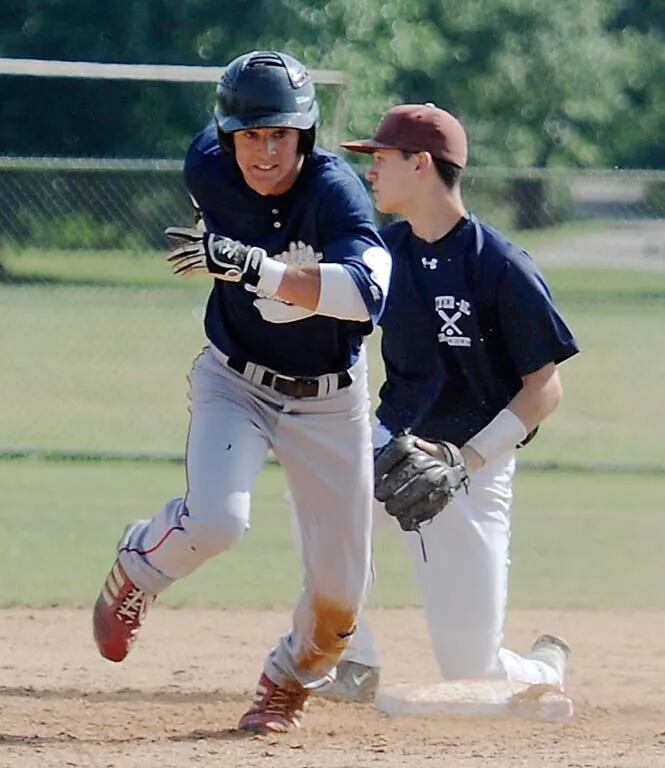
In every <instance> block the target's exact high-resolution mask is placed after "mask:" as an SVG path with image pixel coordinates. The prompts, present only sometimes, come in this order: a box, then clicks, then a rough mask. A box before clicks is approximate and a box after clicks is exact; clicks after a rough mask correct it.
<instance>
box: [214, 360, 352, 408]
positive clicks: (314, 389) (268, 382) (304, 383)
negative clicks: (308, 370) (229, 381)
mask: <svg viewBox="0 0 665 768" xmlns="http://www.w3.org/2000/svg"><path fill="white" fill-rule="evenodd" d="M247 363H248V361H247V360H241V359H239V358H237V357H230V358H229V359H228V362H227V365H228V366H229V368H233V370H234V371H238V373H240V374H244V373H245V369H246V368H247ZM335 376H337V389H344V388H346V387H348V386H349V385H350V384H351V381H352V379H351V374H350V373H349V372H348V371H341V372H340V373H337V374H335ZM261 384H262V385H263V386H264V387H270V389H274V390H275V392H279V393H280V394H282V395H286V396H287V397H298V398H300V397H318V395H319V379H316V378H307V377H303V376H285V375H283V374H281V373H273V372H272V371H264V372H263V376H262V378H261Z"/></svg>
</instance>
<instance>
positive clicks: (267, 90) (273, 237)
mask: <svg viewBox="0 0 665 768" xmlns="http://www.w3.org/2000/svg"><path fill="white" fill-rule="evenodd" d="M317 116H318V105H317V101H316V94H315V90H314V85H313V83H312V80H311V78H310V76H309V74H308V72H307V70H306V69H305V68H304V67H303V65H302V64H301V63H300V62H298V61H297V60H296V59H294V58H292V57H291V56H288V55H286V54H282V53H277V52H273V51H268V52H252V53H248V54H245V55H243V56H240V57H238V58H237V59H235V60H233V61H232V62H231V63H230V64H229V65H228V67H227V68H226V70H225V73H224V74H223V75H222V78H221V81H220V83H219V85H218V87H217V104H216V109H215V119H214V120H213V121H212V122H211V123H210V124H209V125H208V126H207V127H205V128H204V129H203V131H202V132H201V133H199V134H198V135H197V136H196V137H195V138H194V140H193V142H192V144H191V146H190V148H189V151H188V153H187V156H186V159H185V168H184V170H185V181H186V185H187V188H188V190H189V192H190V195H191V197H192V200H193V201H194V205H195V207H196V210H197V212H198V215H199V217H200V221H199V225H198V226H197V228H196V229H181V228H171V229H169V230H167V234H169V235H170V236H171V238H172V239H173V240H174V242H175V248H174V250H173V251H172V252H171V254H170V256H169V261H170V262H171V265H172V267H173V270H174V272H175V273H176V274H178V275H190V274H195V273H199V274H204V275H206V276H208V277H212V278H213V284H212V290H211V293H210V297H209V300H208V305H207V310H206V316H205V331H206V335H207V337H208V344H207V346H205V347H204V349H203V352H202V353H201V354H200V355H199V356H198V357H197V358H196V360H195V361H194V365H193V368H192V371H191V374H190V377H189V384H190V390H189V398H190V401H191V408H190V410H191V421H190V427H189V433H188V437H187V453H186V469H187V489H186V492H185V494H184V496H183V497H182V498H176V499H173V500H171V501H169V502H168V503H167V504H166V505H165V506H164V508H163V509H162V510H161V512H160V513H159V514H157V515H156V516H155V517H153V518H152V519H146V520H139V521H137V522H135V523H133V524H131V525H130V526H128V528H127V529H126V531H125V533H124V535H123V537H122V540H121V541H120V544H119V547H118V555H117V559H116V560H115V562H114V564H113V567H112V569H111V571H110V573H109V574H108V577H107V579H106V581H105V583H104V585H103V587H102V590H101V593H100V595H99V598H98V600H97V602H96V604H95V608H94V621H93V623H94V636H95V640H96V643H97V646H98V648H99V651H100V653H101V654H102V655H103V656H105V657H106V658H108V659H111V660H113V661H122V660H123V659H124V658H125V656H126V655H127V653H128V652H129V650H130V648H131V646H132V644H133V642H134V640H135V639H136V636H137V633H138V632H139V629H140V627H141V624H142V622H143V620H144V618H145V614H146V611H147V610H148V608H149V607H150V605H151V603H152V602H153V601H154V599H155V597H156V596H157V595H158V594H159V593H160V592H162V591H163V590H164V589H166V588H167V587H168V586H169V585H170V584H172V583H173V582H174V581H175V580H176V579H180V578H182V577H183V576H186V575H187V574H189V573H191V572H192V571H194V570H195V569H196V568H197V567H198V566H200V565H201V564H202V563H203V562H204V561H205V560H207V559H208V558H210V557H213V556H214V555H217V554H218V553H220V552H223V551H224V550H226V549H228V548H229V547H231V546H232V545H234V544H236V543H237V542H238V541H239V540H240V539H241V538H242V536H243V534H244V533H245V532H246V531H247V530H248V529H249V524H250V499H251V493H252V488H253V486H254V482H255V480H256V478H257V475H258V474H259V472H260V470H261V468H262V466H263V464H264V462H265V459H266V453H267V451H268V449H269V448H272V450H273V451H274V453H275V455H276V457H277V458H278V460H279V462H280V464H281V465H282V467H283V468H284V471H285V473H286V476H287V479H288V483H289V487H290V490H291V493H292V495H293V498H294V501H295V505H296V509H297V515H298V520H299V525H300V527H301V529H302V532H303V552H304V582H303V588H302V592H301V595H300V599H299V602H298V604H297V607H296V609H295V612H294V616H293V625H292V629H291V631H290V632H289V633H288V634H287V635H286V636H284V637H282V638H281V639H280V640H279V642H278V643H277V645H276V646H275V648H274V649H273V650H272V652H271V653H270V655H269V656H268V658H267V660H266V662H265V666H264V669H263V672H262V674H261V676H260V680H259V683H258V687H257V690H256V695H255V698H254V702H253V704H252V706H251V707H250V708H249V710H248V711H247V712H246V713H245V714H244V715H243V717H242V718H241V720H240V724H239V728H240V729H242V730H247V731H254V732H260V733H263V732H268V731H276V732H284V731H288V730H290V729H291V728H293V727H294V726H296V725H298V724H299V718H300V715H301V711H302V709H303V705H304V704H305V702H306V699H307V697H308V695H309V693H310V691H311V690H312V689H313V688H315V687H316V686H318V685H321V684H323V683H325V682H327V681H329V680H330V679H331V677H332V676H333V675H334V668H335V665H336V663H337V661H338V659H339V656H340V654H341V653H342V651H343V650H344V649H345V647H346V646H347V644H348V642H349V638H350V637H351V635H352V633H353V631H354V628H355V624H356V617H357V614H358V611H359V609H360V606H361V604H362V602H363V599H364V596H365V593H366V590H367V587H368V583H369V580H370V549H371V504H372V445H371V430H370V422H369V397H368V391H367V376H366V360H365V353H364V347H363V343H362V342H363V337H364V336H365V335H366V334H368V333H370V332H371V330H372V328H373V326H374V324H375V323H376V322H377V320H378V318H379V316H380V314H381V312H382V310H383V306H384V302H385V296H386V292H387V288H388V284H389V281H390V270H391V262H390V256H389V254H388V253H387V251H386V250H385V248H384V246H383V243H382V241H381V239H380V238H379V236H378V233H377V231H376V229H375V227H374V224H373V212H372V206H371V202H370V200H369V197H368V196H367V194H366V192H365V190H364V187H363V185H362V182H361V181H360V179H359V178H358V177H357V176H356V175H355V174H354V173H353V172H352V170H351V169H350V167H349V166H348V165H347V164H346V163H345V162H344V161H343V160H341V159H340V158H338V157H336V156H335V155H333V154H330V153H328V152H325V151H324V150H322V149H319V148H318V147H316V146H315V144H314V142H315V126H316V120H317ZM340 564H343V566H344V567H340Z"/></svg>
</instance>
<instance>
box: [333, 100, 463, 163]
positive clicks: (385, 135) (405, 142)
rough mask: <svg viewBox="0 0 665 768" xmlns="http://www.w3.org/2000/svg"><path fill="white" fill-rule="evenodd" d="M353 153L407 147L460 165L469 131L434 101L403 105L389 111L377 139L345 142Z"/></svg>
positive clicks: (344, 144)
mask: <svg viewBox="0 0 665 768" xmlns="http://www.w3.org/2000/svg"><path fill="white" fill-rule="evenodd" d="M342 146H343V147H344V148H345V149H349V150H351V152H363V153H365V154H371V153H372V152H374V151H376V150H377V149H403V150H405V151H406V152H429V153H430V154H431V155H432V157H435V158H437V159H438V160H446V161H447V162H449V163H454V164H455V165H458V166H459V167H460V168H464V167H465V166H466V161H467V157H468V147H467V141H466V132H465V131H464V128H463V127H462V124H461V123H460V121H459V120H458V119H457V118H456V117H453V116H452V115H451V114H450V112H446V111H445V110H443V109H439V108H438V107H435V106H434V104H400V105H399V106H397V107H393V108H392V109H391V110H389V111H388V112H387V113H386V115H385V117H384V118H383V120H382V121H381V123H380V124H379V127H378V128H377V129H376V133H375V134H374V138H372V139H361V140H359V141H345V142H344V143H343V144H342Z"/></svg>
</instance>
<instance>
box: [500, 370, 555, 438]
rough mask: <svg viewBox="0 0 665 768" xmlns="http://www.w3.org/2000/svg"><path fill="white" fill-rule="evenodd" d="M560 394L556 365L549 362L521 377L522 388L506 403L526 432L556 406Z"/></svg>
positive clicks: (533, 427) (534, 426)
mask: <svg viewBox="0 0 665 768" xmlns="http://www.w3.org/2000/svg"><path fill="white" fill-rule="evenodd" d="M562 394H563V390H562V387H561V379H560V378H559V372H558V371H557V367H556V365H555V364H554V363H549V364H548V365H546V366H544V367H543V368H541V369H540V370H539V371H536V372H535V373H530V374H528V375H527V376H524V377H523V378H522V389H520V391H519V392H518V393H517V394H516V395H515V397H514V398H513V399H512V400H511V401H510V402H509V403H508V408H510V410H511V411H512V412H513V413H514V414H515V415H516V416H517V417H518V418H519V420H520V421H521V422H522V423H523V424H524V426H525V428H526V431H527V433H528V432H531V431H532V430H533V429H535V428H536V427H537V426H538V425H539V424H540V423H541V422H542V421H543V420H544V419H546V418H547V417H548V416H549V415H550V414H551V413H552V412H553V411H554V410H555V409H556V408H557V406H558V405H559V403H560V402H561V396H562Z"/></svg>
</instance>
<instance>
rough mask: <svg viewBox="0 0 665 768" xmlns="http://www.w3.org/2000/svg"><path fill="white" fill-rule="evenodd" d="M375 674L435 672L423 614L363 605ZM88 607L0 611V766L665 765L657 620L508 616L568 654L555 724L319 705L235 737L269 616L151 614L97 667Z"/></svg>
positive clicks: (281, 620) (419, 676) (662, 658)
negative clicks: (567, 718) (551, 634)
mask: <svg viewBox="0 0 665 768" xmlns="http://www.w3.org/2000/svg"><path fill="white" fill-rule="evenodd" d="M371 619H372V624H373V627H374V630H375V632H376V633H377V635H378V636H379V638H380V646H381V649H382V651H383V654H384V665H385V668H384V681H385V682H397V681H402V680H414V681H428V680H431V679H433V678H434V677H435V675H436V670H435V667H434V663H433V661H432V658H431V653H430V649H429V644H428V641H427V637H426V632H425V627H424V623H423V619H422V615H421V613H420V611H418V610H411V609H409V610H396V611H374V612H372V614H371ZM89 622H90V615H89V612H88V611H74V610H55V609H54V610H45V611H35V610H5V611H0V648H1V650H0V766H2V768H13V767H14V766H36V767H39V768H50V767H51V766H58V767H59V768H60V767H61V766H81V767H82V768H84V767H85V768H137V767H139V766H140V768H153V767H154V768H184V766H190V765H194V766H224V767H225V768H226V767H230V766H266V768H267V767H269V768H282V767H283V766H284V767H285V766H289V768H341V766H354V768H363V767H364V766H382V767H383V766H388V767H389V768H392V767H393V766H420V765H425V766H446V767H447V766H450V767H451V768H452V767H453V766H454V767H455V768H460V767H461V768H465V767H466V766H474V767H475V766H486V765H487V766H492V767H493V768H503V766H538V767H539V768H543V767H545V766H566V768H583V767H584V768H596V767H597V768H628V767H629V766H630V767H634V768H638V767H639V768H649V767H650V766H654V767H655V766H659V767H662V766H664V765H665V685H664V683H665V613H631V614H627V613H622V614H621V613H608V612H599V613H584V612H545V611H542V612H532V611H530V612H514V613H513V614H511V616H510V619H509V626H508V640H509V641H510V645H512V646H513V647H515V648H516V649H525V648H527V647H528V646H529V644H530V642H531V640H532V639H533V638H534V637H535V636H536V635H537V634H538V633H539V632H541V631H546V630H550V631H554V630H556V631H558V632H561V633H562V634H564V635H566V636H567V638H568V639H569V640H570V643H571V645H572V647H573V656H572V657H571V662H570V674H569V684H568V691H569V693H570V695H571V696H573V698H574V699H575V705H576V716H575V718H574V719H573V720H572V722H570V723H567V724H565V725H553V724H545V723H539V722H534V721H529V720H520V719H517V718H510V717H506V718H500V719H490V718H469V717H467V718H464V717H460V716H449V715H436V716H428V717H420V718H414V717H411V718H404V719H399V720H393V719H390V718H388V717H386V716H385V715H383V714H381V713H379V712H377V711H376V710H375V709H374V708H373V706H371V705H344V704H333V703H329V702H322V701H320V700H315V701H313V702H312V705H311V707H310V711H309V715H308V717H307V718H306V720H305V723H304V727H303V728H302V729H301V730H300V731H298V732H297V733H295V734H289V735H287V736H285V737H282V738H272V737H271V738H267V737H243V736H241V735H239V734H238V733H237V732H235V731H234V726H235V724H236V723H237V720H238V718H239V716H240V715H241V714H242V712H243V711H244V709H245V708H246V706H247V703H248V700H249V695H250V691H251V689H253V686H254V683H255V682H256V678H257V676H258V673H259V670H260V666H261V662H262V659H263V654H264V652H265V651H266V650H267V649H268V648H269V647H270V645H271V644H272V642H273V640H274V639H275V638H276V637H277V635H278V634H279V633H280V632H281V631H282V630H284V629H285V628H286V627H287V626H288V616H287V615H286V614H284V613H274V612H261V613H258V612H243V613H237V612H234V613H229V612H223V611H189V610H188V611H172V610H168V609H159V608H156V609H154V611H153V613H152V615H151V616H150V620H149V622H148V624H147V626H146V628H145V630H144V634H143V637H142V639H141V642H140V644H139V645H138V646H137V647H136V649H135V650H134V651H133V652H132V654H131V656H130V657H129V658H128V659H127V661H126V662H125V663H123V664H121V665H114V664H111V663H110V662H106V661H104V660H102V659H100V658H99V657H98V656H97V654H96V651H95V648H94V646H93V643H92V640H91V634H90V625H89Z"/></svg>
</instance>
